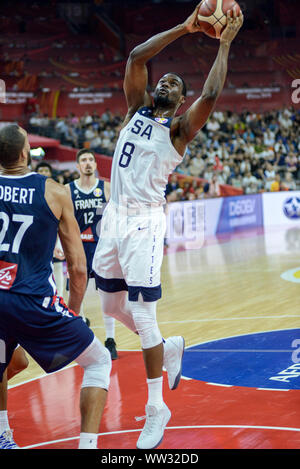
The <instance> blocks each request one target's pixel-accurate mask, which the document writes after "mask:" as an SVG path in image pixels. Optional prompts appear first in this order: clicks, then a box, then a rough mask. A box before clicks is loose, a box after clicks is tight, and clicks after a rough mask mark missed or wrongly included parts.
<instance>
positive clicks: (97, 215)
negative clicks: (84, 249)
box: [70, 179, 106, 243]
mask: <svg viewBox="0 0 300 469" xmlns="http://www.w3.org/2000/svg"><path fill="white" fill-rule="evenodd" d="M70 190H71V196H72V201H73V205H74V213H75V217H76V220H77V222H78V225H79V228H80V233H81V239H82V241H83V242H84V243H87V242H89V243H96V242H97V241H98V239H99V233H100V223H101V218H102V213H103V210H104V208H105V205H106V198H105V194H104V181H101V180H100V179H97V181H96V184H95V185H94V187H92V189H91V190H89V191H85V190H83V189H81V188H80V187H79V185H78V183H77V181H76V180H75V181H73V182H71V183H70Z"/></svg>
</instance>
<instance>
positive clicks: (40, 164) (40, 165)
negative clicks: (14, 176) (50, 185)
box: [35, 161, 53, 174]
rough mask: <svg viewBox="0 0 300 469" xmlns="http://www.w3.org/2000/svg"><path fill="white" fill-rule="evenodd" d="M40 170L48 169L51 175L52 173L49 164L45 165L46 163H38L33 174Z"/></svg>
mask: <svg viewBox="0 0 300 469" xmlns="http://www.w3.org/2000/svg"><path fill="white" fill-rule="evenodd" d="M40 168H48V169H49V170H50V172H51V174H52V173H53V169H52V166H51V164H49V163H47V162H46V161H41V162H40V163H38V164H37V165H36V167H35V172H36V173H37V172H38V170H39V169H40Z"/></svg>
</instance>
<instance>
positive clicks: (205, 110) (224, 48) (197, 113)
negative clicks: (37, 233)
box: [180, 9, 244, 144]
mask: <svg viewBox="0 0 300 469" xmlns="http://www.w3.org/2000/svg"><path fill="white" fill-rule="evenodd" d="M243 21H244V17H243V14H242V13H240V14H239V15H237V14H236V11H235V9H234V10H233V16H232V17H231V12H230V11H229V12H228V13H227V26H226V28H225V29H224V31H223V33H222V34H221V38H220V47H219V51H218V55H217V58H216V60H215V62H214V64H213V66H212V68H211V71H210V73H209V75H208V77H207V79H206V82H205V84H204V87H203V90H202V94H201V96H200V98H198V99H197V100H196V101H195V102H194V103H193V104H192V105H191V107H190V108H189V109H188V110H187V111H186V113H185V114H184V115H183V116H182V118H181V124H180V136H181V139H183V140H184V143H185V144H187V143H188V142H190V141H191V140H192V139H193V138H194V137H195V135H196V134H197V132H198V131H199V130H200V129H201V128H202V127H203V125H204V124H205V123H206V121H207V119H208V118H209V116H210V114H211V112H212V111H213V109H214V106H215V104H216V102H217V99H218V97H219V96H220V94H221V92H222V90H223V87H224V83H225V80H226V75H227V68H228V55H229V49H230V45H231V43H232V41H233V39H234V38H235V37H236V35H237V33H238V31H239V30H240V28H241V26H242V24H243ZM191 32H193V31H191Z"/></svg>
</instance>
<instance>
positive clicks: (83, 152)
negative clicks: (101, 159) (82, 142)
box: [76, 148, 96, 163]
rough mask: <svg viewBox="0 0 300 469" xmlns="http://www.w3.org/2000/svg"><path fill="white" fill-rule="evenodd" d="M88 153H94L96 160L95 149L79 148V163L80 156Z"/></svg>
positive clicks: (77, 154) (77, 157) (77, 158)
mask: <svg viewBox="0 0 300 469" xmlns="http://www.w3.org/2000/svg"><path fill="white" fill-rule="evenodd" d="M86 153H88V154H89V155H93V157H94V160H95V161H96V156H95V152H94V151H93V150H89V149H88V148H82V149H81V150H79V151H78V152H77V153H76V161H77V163H78V162H79V158H80V157H81V155H85V154H86Z"/></svg>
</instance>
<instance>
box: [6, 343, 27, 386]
mask: <svg viewBox="0 0 300 469" xmlns="http://www.w3.org/2000/svg"><path fill="white" fill-rule="evenodd" d="M28 365H29V361H28V358H27V357H26V354H25V350H24V349H23V348H22V347H21V346H17V348H16V349H15V351H14V353H13V356H12V358H11V360H10V362H9V365H8V367H7V380H8V381H9V380H10V379H11V378H13V377H14V376H15V375H17V374H18V373H21V371H24V370H25V369H26V368H27V367H28Z"/></svg>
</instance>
